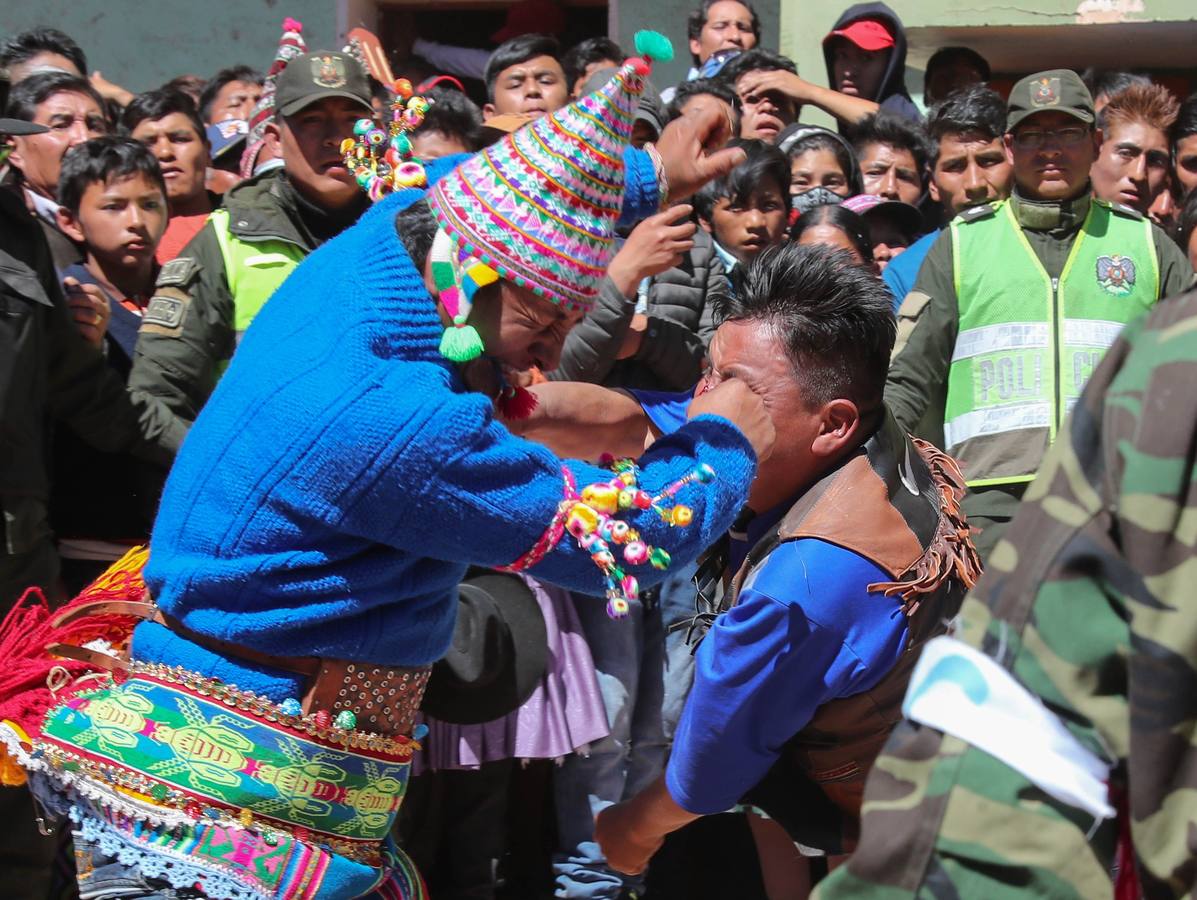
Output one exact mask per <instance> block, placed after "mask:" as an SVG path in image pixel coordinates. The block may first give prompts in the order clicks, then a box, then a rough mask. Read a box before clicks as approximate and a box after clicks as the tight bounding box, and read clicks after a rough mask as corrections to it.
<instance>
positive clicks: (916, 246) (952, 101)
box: [881, 84, 1014, 312]
mask: <svg viewBox="0 0 1197 900" xmlns="http://www.w3.org/2000/svg"><path fill="white" fill-rule="evenodd" d="M927 129H928V131H929V132H930V134H931V142H932V148H933V149H932V154H933V156H932V163H931V185H930V193H931V199H932V200H937V201H939V203H940V204H941V205H942V206H943V208H944V211H945V212H946V213H947V214H948V218H949V219H950V218H952V217H954V216H955V215H956V214H957V213H958V212H960V211H961V210H963V209H968V208H969V207H970V206H976V205H977V204H979V203H989V202H990V201H993V200H1001V199H1003V198H1005V197H1007V196H1008V195H1009V194H1010V186H1011V184H1013V183H1014V167H1013V165H1011V163H1010V160H1009V159H1007V158H1006V151H1005V148H1004V147H1003V146H1002V135H1003V134H1004V133H1005V131H1006V104H1005V101H1003V100H1002V98H1001V96H1000V95H999V94H998V93H997V92H996V91H994V90H991V89H990V88H987V87H985V86H984V85H981V84H974V85H970V86H968V87H965V88H961V89H960V90H958V91H954V92H953V93H951V94H949V95H948V97H947V99H946V100H944V102H943V103H942V104H940V105H939V106H938V107H936V109H935V111H934V112H932V114H931V120H930V122H928V123H927ZM939 235H940V232H939V231H933V232H931V233H930V234H926V235H923V236H922V237H921V238H919V239H918V240H917V241H915V242H914V243H913V244H911V245H910V246H909V247H907V248H906V250H905V251H904V252H903V253H902V254H900V255H899V256H895V257H894V258H893V260H892V261H891V262H890V264H889V265H888V266H886V267H885V271H884V272H883V273H882V275H881V278H882V280H883V281H885V283H886V284H887V285H889V289H890V290H891V291H892V292H893V295H894V311H895V312H896V311H897V309H898V307H899V306H901V305H902V301H903V300H904V299H906V295H907V294H909V293H910V291H911V290H912V289H913V288H914V282H915V279H916V278H917V277H918V274H919V268H920V267H921V266H922V264H923V259H924V258H925V257H926V256H927V251H928V250H930V249H931V245H932V244H934V243H935V239H936V238H937V237H939Z"/></svg>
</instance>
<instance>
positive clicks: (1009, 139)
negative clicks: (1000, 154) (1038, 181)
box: [1002, 131, 1014, 165]
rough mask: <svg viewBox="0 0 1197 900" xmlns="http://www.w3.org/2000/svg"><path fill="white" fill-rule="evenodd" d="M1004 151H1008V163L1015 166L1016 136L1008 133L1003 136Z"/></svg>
mask: <svg viewBox="0 0 1197 900" xmlns="http://www.w3.org/2000/svg"><path fill="white" fill-rule="evenodd" d="M1002 149H1003V150H1005V151H1006V162H1008V163H1009V164H1010V165H1014V134H1013V132H1010V131H1007V132H1006V133H1005V134H1003V135H1002Z"/></svg>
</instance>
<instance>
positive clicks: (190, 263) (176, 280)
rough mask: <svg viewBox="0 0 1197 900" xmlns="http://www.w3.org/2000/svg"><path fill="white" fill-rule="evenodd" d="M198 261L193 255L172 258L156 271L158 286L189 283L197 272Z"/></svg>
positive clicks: (198, 267)
mask: <svg viewBox="0 0 1197 900" xmlns="http://www.w3.org/2000/svg"><path fill="white" fill-rule="evenodd" d="M199 269H200V265H199V261H198V260H196V258H195V257H194V256H179V257H176V258H175V259H172V260H171V261H170V262H168V263H167V264H166V265H164V266H163V267H162V269H161V270H160V271H159V272H158V281H157V286H158V287H170V286H171V285H184V284H190V283H191V280H192V279H193V278H195V276H196V274H197V273H198V272H199Z"/></svg>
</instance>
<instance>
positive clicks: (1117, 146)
mask: <svg viewBox="0 0 1197 900" xmlns="http://www.w3.org/2000/svg"><path fill="white" fill-rule="evenodd" d="M1178 108H1179V104H1178V103H1177V102H1176V98H1175V97H1173V96H1172V94H1170V93H1169V92H1168V89H1167V88H1165V87H1163V86H1161V85H1158V84H1133V85H1131V86H1130V87H1128V88H1125V89H1123V90H1121V91H1119V92H1118V93H1116V94H1114V96H1113V97H1111V98H1110V101H1109V103H1107V104H1106V105H1105V107H1103V108H1102V110H1101V112H1099V113H1098V114H1097V127H1098V128H1099V129H1100V130H1101V149H1100V150H1099V151H1098V153H1097V159H1096V160H1095V161H1094V163H1093V168H1091V169H1090V170H1089V178H1090V179H1091V180H1092V182H1093V195H1094V196H1095V197H1097V198H1099V199H1101V200H1106V201H1108V202H1110V203H1121V204H1123V205H1124V206H1129V207H1130V208H1131V209H1133V210H1135V211H1136V212H1138V213H1140V214H1142V215H1147V213H1148V211H1149V210H1150V209H1151V207H1152V204H1154V203H1155V202H1156V200H1158V199H1159V196H1160V194H1162V193H1163V192H1164V191H1166V190H1168V181H1169V175H1170V173H1169V171H1168V170H1169V168H1170V165H1171V162H1172V160H1171V154H1170V153H1169V147H1168V133H1169V131H1170V130H1171V128H1172V125H1173V123H1175V122H1176V113H1177V110H1178Z"/></svg>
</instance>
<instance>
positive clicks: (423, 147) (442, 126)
mask: <svg viewBox="0 0 1197 900" xmlns="http://www.w3.org/2000/svg"><path fill="white" fill-rule="evenodd" d="M424 97H425V99H427V100H428V101H429V102H430V103H431V104H432V105H431V106H430V107H429V108H428V112H427V113H425V115H424V124H422V125H421V126H420V127H419V128H418V129H416V131H415V132H414V133H413V134H412V139H411V140H412V148H413V152H414V153H415V155H416V157H417V158H418V159H422V160H430V159H440V158H441V157H442V156H448V155H449V154H451V153H473V152H474V151H475V150H477V149H478V148H479V147H480V146H481V136H480V135H479V133H478V130H479V129H480V128H481V127H482V112H481V111H480V110H479V109H478V107H477V106H475V105H474V101H473V100H471V99H470V98H469V97H467V96H466V95H465V94H463V93H462V92H461V91H459V90H455V89H454V88H451V87H448V86H445V85H438V86H436V87H434V88H431V89H430V90H427V91H425V92H424Z"/></svg>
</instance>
